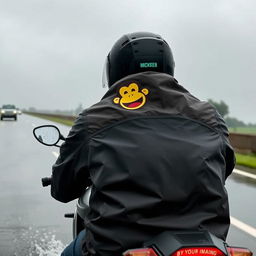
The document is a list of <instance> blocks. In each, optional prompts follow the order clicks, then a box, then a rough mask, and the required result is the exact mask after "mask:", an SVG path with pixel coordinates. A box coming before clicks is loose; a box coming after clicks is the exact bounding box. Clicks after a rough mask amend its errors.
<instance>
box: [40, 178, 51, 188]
mask: <svg viewBox="0 0 256 256" xmlns="http://www.w3.org/2000/svg"><path fill="white" fill-rule="evenodd" d="M41 181H42V185H43V187H47V186H49V185H51V183H52V177H45V178H42V179H41Z"/></svg>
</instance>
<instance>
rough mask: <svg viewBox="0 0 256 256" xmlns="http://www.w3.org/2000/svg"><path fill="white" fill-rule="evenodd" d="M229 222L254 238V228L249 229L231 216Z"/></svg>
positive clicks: (255, 230) (255, 231) (255, 233)
mask: <svg viewBox="0 0 256 256" xmlns="http://www.w3.org/2000/svg"><path fill="white" fill-rule="evenodd" d="M230 221H231V224H232V225H233V226H235V227H237V228H239V229H241V230H243V231H244V232H246V233H248V234H249V235H251V236H253V237H256V229H255V228H254V227H251V226H249V225H247V224H245V223H244V222H242V221H240V220H238V219H236V218H234V217H232V216H230Z"/></svg>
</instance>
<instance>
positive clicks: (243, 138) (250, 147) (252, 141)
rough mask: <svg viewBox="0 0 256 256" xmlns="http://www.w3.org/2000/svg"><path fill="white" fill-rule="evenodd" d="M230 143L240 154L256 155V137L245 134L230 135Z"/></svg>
mask: <svg viewBox="0 0 256 256" xmlns="http://www.w3.org/2000/svg"><path fill="white" fill-rule="evenodd" d="M229 138H230V143H231V145H232V147H233V148H234V149H235V151H236V152H238V153H244V154H248V153H256V135H253V134H244V133H234V132H232V133H230V134H229Z"/></svg>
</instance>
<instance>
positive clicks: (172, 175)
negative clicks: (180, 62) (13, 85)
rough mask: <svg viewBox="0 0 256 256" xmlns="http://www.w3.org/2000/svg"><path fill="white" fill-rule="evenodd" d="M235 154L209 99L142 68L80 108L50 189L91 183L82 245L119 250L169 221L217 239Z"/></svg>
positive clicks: (67, 192)
mask: <svg viewBox="0 0 256 256" xmlns="http://www.w3.org/2000/svg"><path fill="white" fill-rule="evenodd" d="M234 162H235V158H234V152H233V149H232V147H231V146H230V144H229V140H228V130H227V128H226V125H225V123H224V121H223V119H222V118H221V116H220V115H219V114H218V113H217V111H216V110H215V108H214V107H213V106H212V105H210V104H209V103H207V102H203V101H200V100H198V99H197V98H195V97H194V96H192V95H191V94H190V93H189V92H188V91H187V90H186V89H184V88H183V87H182V86H181V85H179V84H178V82H177V81H176V80H175V79H174V78H173V77H171V76H169V75H167V74H163V73H157V72H143V73H139V74H134V75H130V76H127V77H125V78H124V79H122V80H119V81H118V82H117V83H115V84H114V85H113V86H112V87H111V88H110V89H109V91H108V92H107V93H106V95H105V96H104V97H103V98H102V100H101V101H100V102H98V103H97V104H95V105H93V106H92V107H90V108H89V109H87V110H85V111H83V112H82V113H81V114H80V115H79V117H78V118H77V120H76V122H75V124H74V126H73V127H72V129H71V131H70V134H69V136H68V138H67V140H66V142H65V143H64V144H63V145H62V146H61V149H60V156H59V158H58V160H57V162H56V163H55V165H54V166H53V182H52V196H53V197H54V198H56V199H57V200H59V201H62V202H68V201H70V200H73V199H75V198H77V197H79V196H80V195H81V194H82V193H83V191H84V189H85V187H86V186H87V185H90V184H91V185H92V194H91V197H90V213H89V214H88V216H87V218H86V219H85V227H86V230H87V232H86V245H85V246H86V247H87V249H88V250H89V252H90V253H91V254H94V253H96V254H97V255H111V256H112V255H121V253H122V252H123V251H125V250H126V249H128V248H134V247H139V246H141V244H142V242H144V241H146V240H148V239H150V238H152V237H153V236H155V235H157V234H158V233H160V232H162V231H165V230H171V229H173V230H177V229H179V230H180V229H183V230H184V229H207V230H209V231H210V232H212V233H213V234H215V235H216V236H217V237H219V238H222V239H225V238H226V235H227V231H228V228H229V206H228V198H227V192H226V189H225V187H224V185H225V180H226V178H227V176H228V175H229V174H230V173H231V172H232V170H233V167H234Z"/></svg>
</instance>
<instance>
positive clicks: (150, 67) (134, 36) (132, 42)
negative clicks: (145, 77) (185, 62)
mask: <svg viewBox="0 0 256 256" xmlns="http://www.w3.org/2000/svg"><path fill="white" fill-rule="evenodd" d="M174 66H175V63H174V59H173V55H172V51H171V49H170V47H169V45H168V44H167V42H166V41H165V40H164V39H163V38H162V37H161V36H159V35H157V34H154V33H150V32H135V33H131V34H126V35H124V36H122V37H121V38H120V39H119V40H118V41H117V42H116V43H115V44H114V45H113V47H112V49H111V51H110V52H109V54H108V56H107V59H106V62H105V67H104V70H103V86H108V87H110V86H111V85H112V84H114V83H115V82H116V81H118V80H119V79H121V78H123V77H125V76H127V75H131V74H135V73H140V72H144V71H156V72H163V73H167V74H170V75H171V76H173V75H174Z"/></svg>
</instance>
